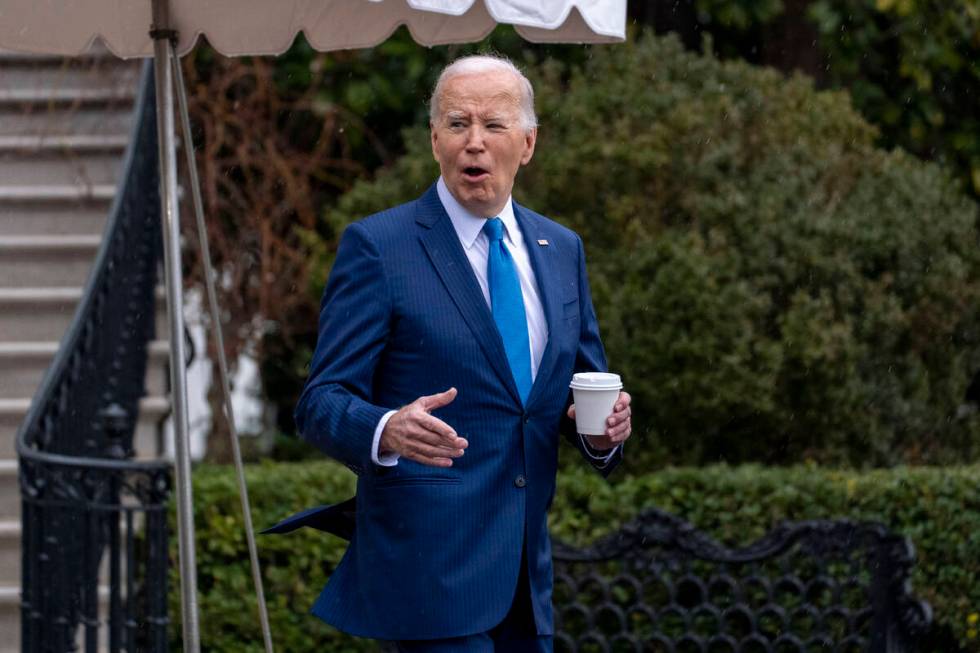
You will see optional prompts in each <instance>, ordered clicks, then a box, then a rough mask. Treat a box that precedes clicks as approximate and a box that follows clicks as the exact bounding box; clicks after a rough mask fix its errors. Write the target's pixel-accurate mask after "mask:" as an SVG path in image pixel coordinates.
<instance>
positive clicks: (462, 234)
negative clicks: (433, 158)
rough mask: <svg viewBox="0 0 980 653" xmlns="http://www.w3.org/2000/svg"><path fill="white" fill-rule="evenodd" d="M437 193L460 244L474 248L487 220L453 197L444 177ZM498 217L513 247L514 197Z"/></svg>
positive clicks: (514, 225) (437, 186) (514, 230)
mask: <svg viewBox="0 0 980 653" xmlns="http://www.w3.org/2000/svg"><path fill="white" fill-rule="evenodd" d="M436 192H437V193H439V201H441V202H442V206H443V208H444V209H446V213H448V214H449V219H450V220H451V221H452V223H453V228H454V229H456V236H457V237H458V238H459V242H461V243H462V244H463V247H464V248H466V249H469V248H471V247H473V243H475V242H476V239H477V238H478V237H479V236H480V232H481V231H483V225H485V224H486V223H487V219H486V218H483V217H480V216H478V215H474V214H473V213H470V212H469V211H468V210H467V209H466V207H464V206H463V205H462V204H460V203H459V202H458V201H457V200H456V198H455V197H453V194H452V193H451V192H449V187H447V186H446V182H445V181H444V180H443V178H442V177H439V181H438V182H436ZM496 217H498V218H500V221H501V222H503V223H504V238H505V239H506V240H509V241H510V243H511V244H512V245H513V244H514V236H513V234H515V233H516V232H517V218H516V217H515V216H514V202H513V198H512V197H508V198H507V203H506V204H504V208H503V210H501V211H500V214H499V215H497V216H496Z"/></svg>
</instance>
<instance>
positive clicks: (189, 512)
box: [150, 0, 201, 653]
mask: <svg viewBox="0 0 980 653" xmlns="http://www.w3.org/2000/svg"><path fill="white" fill-rule="evenodd" d="M151 2H152V3H153V25H152V28H151V30H150V35H151V36H152V37H153V64H154V73H155V75H154V76H155V79H156V92H157V138H158V140H159V149H160V208H161V214H162V216H163V253H164V256H163V260H164V269H165V271H166V286H167V312H168V314H169V318H170V382H171V383H170V386H171V400H172V402H173V418H174V441H175V447H174V448H175V458H176V460H175V466H176V472H177V473H176V476H177V478H176V493H177V535H178V543H179V549H178V550H179V555H180V590H181V597H180V598H181V601H180V603H181V616H182V626H183V636H184V652H185V653H199V652H200V648H201V646H200V639H201V637H200V627H199V623H198V608H197V564H196V560H195V558H196V556H195V551H194V498H193V490H192V488H191V455H190V442H189V438H188V432H189V428H188V420H187V371H186V370H185V369H184V360H185V357H184V305H183V288H184V280H183V274H182V271H181V267H180V266H181V263H180V213H179V211H178V207H177V152H176V150H177V148H176V143H175V139H174V102H173V100H174V97H173V75H172V70H173V69H172V68H171V66H170V57H169V49H170V45H169V42H170V39H171V38H172V37H173V31H172V27H171V25H170V8H169V6H168V2H167V0H151Z"/></svg>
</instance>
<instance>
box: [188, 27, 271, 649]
mask: <svg viewBox="0 0 980 653" xmlns="http://www.w3.org/2000/svg"><path fill="white" fill-rule="evenodd" d="M170 54H171V61H172V62H173V71H174V77H175V78H176V91H177V108H178V116H179V117H180V127H181V135H182V138H183V142H184V153H185V154H186V160H187V174H188V177H189V178H190V184H191V199H193V201H194V218H195V220H196V222H197V237H198V240H199V241H200V243H201V261H202V263H203V264H204V285H205V287H206V288H207V293H208V307H209V309H210V312H211V333H212V335H213V336H214V345H215V349H216V350H217V353H218V376H220V377H221V391H222V399H223V400H224V401H223V404H224V409H225V418H226V419H227V421H228V434H229V436H230V437H231V451H232V456H233V458H234V459H235V472H236V473H237V478H238V496H239V498H240V499H241V503H242V515H243V517H244V526H245V540H246V541H247V542H248V557H249V562H250V563H251V566H252V584H253V585H254V586H255V596H256V600H257V603H258V609H259V623H260V624H261V626H262V639H263V643H264V644H265V650H266V653H272V631H271V629H270V628H269V613H268V609H267V608H266V603H265V591H264V590H263V587H262V568H261V567H260V566H259V553H258V547H257V546H256V544H255V529H254V528H253V527H252V509H251V507H250V504H249V500H248V485H247V484H246V482H245V466H244V464H243V463H242V448H241V446H240V445H239V442H238V429H237V427H236V426H235V412H234V410H233V407H232V402H231V384H230V383H229V381H228V361H227V360H226V358H225V338H224V335H223V334H222V330H221V313H220V311H219V310H218V294H217V292H216V291H215V288H214V270H213V269H212V268H211V248H210V246H209V245H208V232H207V228H206V227H205V224H204V202H203V201H201V182H200V180H199V179H198V176H197V165H196V163H195V162H194V141H193V140H192V137H191V121H190V116H189V115H188V111H187V91H186V87H185V85H184V73H183V71H181V69H180V58H179V57H178V56H177V50H176V49H175V47H174V46H173V44H171V45H170Z"/></svg>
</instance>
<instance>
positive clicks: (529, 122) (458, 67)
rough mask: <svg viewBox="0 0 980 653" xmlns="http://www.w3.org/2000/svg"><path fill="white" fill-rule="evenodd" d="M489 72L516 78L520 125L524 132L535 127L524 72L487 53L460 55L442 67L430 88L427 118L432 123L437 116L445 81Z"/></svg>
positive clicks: (531, 91) (532, 90) (532, 101)
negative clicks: (433, 86) (430, 95)
mask: <svg viewBox="0 0 980 653" xmlns="http://www.w3.org/2000/svg"><path fill="white" fill-rule="evenodd" d="M490 72H507V73H510V74H512V75H514V76H515V77H516V78H517V81H518V85H519V86H520V87H521V97H520V108H521V126H522V127H523V128H524V131H526V132H529V131H531V130H532V129H534V128H535V127H537V126H538V118H537V116H536V115H535V114H534V88H533V87H532V86H531V82H530V81H528V79H527V77H525V76H524V73H522V72H521V71H520V70H519V69H518V68H517V66H515V65H514V64H513V62H512V61H511V60H510V59H507V58H506V57H500V56H495V55H488V54H479V55H472V56H469V57H462V58H460V59H457V60H456V61H454V62H452V63H451V64H449V65H448V66H446V67H445V68H443V69H442V72H441V73H440V74H439V79H438V81H436V87H435V88H434V89H433V90H432V98H431V100H430V101H429V120H430V121H431V122H432V124H435V122H436V119H437V118H438V117H439V99H440V98H441V97H442V91H443V87H444V86H445V85H446V82H447V81H449V80H450V79H452V78H453V77H459V76H461V75H473V74H479V73H490Z"/></svg>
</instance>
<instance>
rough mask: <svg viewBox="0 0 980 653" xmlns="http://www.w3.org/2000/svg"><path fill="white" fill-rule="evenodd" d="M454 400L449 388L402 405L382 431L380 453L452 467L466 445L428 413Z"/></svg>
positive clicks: (444, 424)
mask: <svg viewBox="0 0 980 653" xmlns="http://www.w3.org/2000/svg"><path fill="white" fill-rule="evenodd" d="M455 398H456V388H449V389H448V390H446V391H445V392H440V393H439V394H436V395H428V396H426V397H419V398H418V399H416V400H415V401H413V402H412V403H410V404H408V405H407V406H403V407H402V408H401V409H400V410H399V411H398V412H396V413H395V414H394V415H392V416H391V419H389V420H388V423H387V424H385V428H384V430H383V431H382V432H381V442H380V443H379V444H378V450H379V451H380V453H381V454H389V453H397V454H398V455H399V456H402V457H403V458H408V459H409V460H414V461H415V462H419V463H422V464H423V465H432V466H434V467H452V464H453V458H459V457H460V456H462V455H463V450H464V449H466V447H468V446H469V443H468V442H467V441H466V440H464V439H463V438H461V437H459V436H457V435H456V431H454V430H453V428H452V427H451V426H449V425H448V424H446V423H445V422H443V421H442V420H441V419H439V418H437V417H433V416H432V415H430V414H429V412H430V411H433V410H435V409H436V408H442V407H443V406H446V405H448V404H450V403H452V401H453V399H455Z"/></svg>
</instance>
